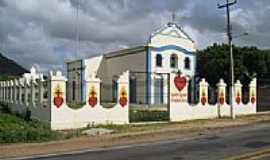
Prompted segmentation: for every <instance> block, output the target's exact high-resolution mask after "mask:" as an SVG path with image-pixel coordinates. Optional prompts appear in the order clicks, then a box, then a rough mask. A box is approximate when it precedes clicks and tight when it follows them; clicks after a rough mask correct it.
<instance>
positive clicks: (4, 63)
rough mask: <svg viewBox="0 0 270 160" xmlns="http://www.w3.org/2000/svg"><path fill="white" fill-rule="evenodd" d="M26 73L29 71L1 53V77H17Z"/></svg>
mask: <svg viewBox="0 0 270 160" xmlns="http://www.w3.org/2000/svg"><path fill="white" fill-rule="evenodd" d="M26 72H29V71H27V70H26V69H25V68H23V67H22V66H20V65H19V64H17V63H16V62H15V61H13V60H11V59H8V58H7V57H5V56H4V55H3V54H1V53H0V77H17V76H20V75H22V74H23V73H26Z"/></svg>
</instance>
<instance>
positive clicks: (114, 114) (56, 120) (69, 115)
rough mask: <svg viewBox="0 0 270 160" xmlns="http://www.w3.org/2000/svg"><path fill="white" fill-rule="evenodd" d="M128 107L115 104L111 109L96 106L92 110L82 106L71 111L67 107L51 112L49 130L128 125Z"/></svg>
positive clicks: (87, 106) (89, 107)
mask: <svg viewBox="0 0 270 160" xmlns="http://www.w3.org/2000/svg"><path fill="white" fill-rule="evenodd" d="M128 123H129V119H128V106H125V107H124V108H123V107H122V106H120V105H119V104H117V105H116V106H114V107H113V108H103V107H102V106H101V105H97V106H95V107H94V108H92V107H91V106H89V105H84V106H83V107H82V108H80V109H77V110H75V109H71V108H69V107H68V106H67V105H63V106H61V108H56V109H53V110H52V121H51V128H52V129H53V130H63V129H75V128H83V127H87V126H88V125H97V124H128Z"/></svg>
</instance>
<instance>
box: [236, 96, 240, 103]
mask: <svg viewBox="0 0 270 160" xmlns="http://www.w3.org/2000/svg"><path fill="white" fill-rule="evenodd" d="M235 101H236V103H237V104H240V102H241V98H240V97H239V96H237V97H236V100H235Z"/></svg>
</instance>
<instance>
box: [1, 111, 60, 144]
mask: <svg viewBox="0 0 270 160" xmlns="http://www.w3.org/2000/svg"><path fill="white" fill-rule="evenodd" d="M60 138H62V135H61V133H59V132H56V131H51V130H50V127H49V126H48V125H47V124H44V123H41V122H39V121H31V120H30V121H25V120H24V119H23V118H20V117H16V116H13V115H9V114H4V113H0V143H16V142H43V141H49V140H56V139H60Z"/></svg>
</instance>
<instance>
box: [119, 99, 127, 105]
mask: <svg viewBox="0 0 270 160" xmlns="http://www.w3.org/2000/svg"><path fill="white" fill-rule="evenodd" d="M119 103H120V105H121V106H122V107H124V106H125V105H127V97H120V99H119Z"/></svg>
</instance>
